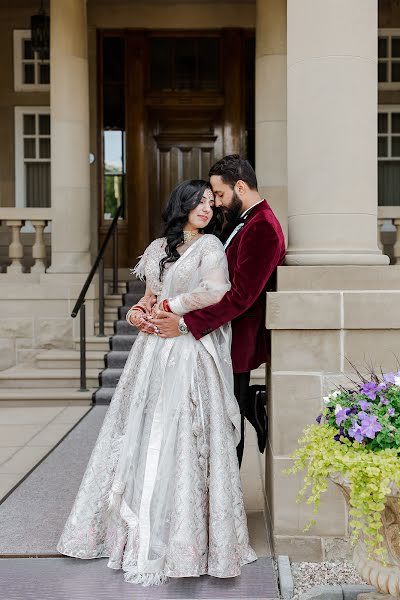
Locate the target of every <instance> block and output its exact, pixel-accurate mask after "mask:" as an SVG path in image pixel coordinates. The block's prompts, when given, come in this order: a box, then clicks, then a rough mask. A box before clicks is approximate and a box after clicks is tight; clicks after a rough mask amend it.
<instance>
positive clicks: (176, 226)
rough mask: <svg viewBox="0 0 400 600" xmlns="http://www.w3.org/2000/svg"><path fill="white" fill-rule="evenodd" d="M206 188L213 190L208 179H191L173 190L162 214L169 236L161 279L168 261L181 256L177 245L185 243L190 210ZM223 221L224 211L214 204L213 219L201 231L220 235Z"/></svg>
mask: <svg viewBox="0 0 400 600" xmlns="http://www.w3.org/2000/svg"><path fill="white" fill-rule="evenodd" d="M206 189H209V190H211V186H210V184H209V183H208V181H204V180H203V179H189V180H187V181H182V183H180V184H179V185H177V186H176V188H175V189H174V190H172V192H171V196H170V197H169V200H168V202H167V206H166V207H165V209H164V211H163V214H162V218H163V221H164V232H163V236H164V237H166V238H167V245H166V247H165V253H166V256H164V258H162V259H161V260H160V280H161V279H162V276H163V272H164V268H165V265H166V263H170V262H175V261H177V260H178V258H179V257H180V254H179V252H178V250H177V247H178V246H179V244H183V228H184V226H185V225H186V223H187V222H188V218H189V213H190V211H191V210H193V209H194V208H196V206H197V205H198V204H200V201H201V199H202V197H203V194H204V192H205V190H206ZM222 223H223V215H222V211H221V209H219V208H217V207H216V206H214V207H213V216H212V218H211V221H210V222H209V223H208V225H207V226H206V227H204V228H203V229H200V231H201V232H203V233H214V234H215V235H218V234H219V233H220V232H221V229H222Z"/></svg>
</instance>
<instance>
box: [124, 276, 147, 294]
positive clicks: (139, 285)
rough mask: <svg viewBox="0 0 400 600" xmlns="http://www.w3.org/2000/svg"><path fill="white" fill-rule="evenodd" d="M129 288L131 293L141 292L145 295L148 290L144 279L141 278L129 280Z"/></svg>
mask: <svg viewBox="0 0 400 600" xmlns="http://www.w3.org/2000/svg"><path fill="white" fill-rule="evenodd" d="M127 289H128V292H129V293H132V294H134V293H136V294H138V293H141V294H142V296H143V294H144V292H145V290H146V284H145V282H144V281H140V279H133V280H132V281H128V283H127Z"/></svg>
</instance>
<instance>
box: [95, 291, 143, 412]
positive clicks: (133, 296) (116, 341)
mask: <svg viewBox="0 0 400 600" xmlns="http://www.w3.org/2000/svg"><path fill="white" fill-rule="evenodd" d="M143 294H144V284H143V283H142V282H141V281H131V282H129V283H128V284H127V293H125V294H124V295H123V297H122V304H121V303H120V306H119V307H118V308H117V320H115V321H114V322H112V321H109V322H107V320H106V322H105V331H107V329H106V327H108V330H110V329H112V335H111V337H110V340H109V343H110V349H109V352H107V354H106V355H105V356H104V361H105V369H104V370H103V371H102V372H101V373H100V374H99V383H100V387H99V388H98V389H97V390H96V391H95V393H94V395H93V400H94V402H95V403H96V404H109V403H110V401H111V398H112V396H113V393H114V390H115V388H116V385H117V383H118V381H119V378H120V375H121V373H122V370H123V368H124V366H125V362H126V359H127V358H128V354H129V351H130V349H131V348H132V345H133V344H134V343H135V339H136V337H137V331H136V329H135V328H134V327H131V325H129V323H127V322H126V319H125V316H126V313H127V312H128V310H129V308H130V307H131V306H133V304H136V302H137V301H138V300H140V298H141V297H142V296H143ZM114 301H115V304H116V303H117V299H116V297H115V296H114ZM113 308H114V309H115V306H114V307H113ZM106 314H107V313H106Z"/></svg>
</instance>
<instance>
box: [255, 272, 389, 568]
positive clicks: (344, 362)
mask: <svg viewBox="0 0 400 600" xmlns="http://www.w3.org/2000/svg"><path fill="white" fill-rule="evenodd" d="M277 289H278V291H277V292H275V293H272V294H269V295H268V301H267V307H268V308H267V326H268V328H269V329H271V336H272V349H271V350H272V358H271V370H270V376H269V407H268V410H269V422H270V433H269V445H268V457H267V461H266V462H267V477H266V481H267V484H266V491H267V497H268V504H269V510H270V514H271V528H272V533H273V538H274V543H275V550H276V552H277V553H278V554H289V556H290V557H291V558H292V559H294V560H322V559H324V558H326V559H332V558H335V557H341V558H344V557H345V556H346V554H347V553H348V552H349V548H348V547H347V542H346V537H347V514H346V507H345V502H344V500H343V497H342V495H341V493H340V492H339V491H338V490H337V489H336V488H335V487H334V486H333V485H332V486H330V488H329V490H328V492H327V493H326V494H325V497H324V499H323V501H322V502H321V507H320V511H319V514H318V516H317V525H316V526H315V527H313V528H312V529H311V530H310V531H309V532H308V533H305V532H304V531H303V529H304V527H305V525H306V523H307V522H308V520H309V518H310V517H311V508H310V507H308V506H306V505H305V504H296V502H295V500H296V495H297V492H298V490H299V488H300V487H301V483H302V475H301V474H299V475H297V476H286V475H284V474H283V473H282V470H283V469H285V468H287V467H289V466H290V465H291V462H292V461H291V459H290V454H291V453H292V452H293V451H294V449H295V448H296V446H297V440H298V438H299V437H300V435H301V432H302V430H303V428H304V427H305V426H306V425H307V424H309V423H313V422H314V421H315V418H316V416H317V415H318V413H319V411H320V408H321V405H322V396H323V395H326V393H327V392H328V391H329V390H331V389H335V386H336V384H338V383H341V384H346V383H348V381H349V380H348V377H351V376H354V371H353V370H352V367H351V366H350V364H349V363H348V360H349V361H351V362H352V363H353V364H354V365H356V366H357V368H359V370H360V371H367V369H368V367H369V366H373V367H374V368H375V369H377V370H380V369H383V370H384V371H390V370H393V369H395V368H396V367H397V368H398V362H397V360H398V359H400V267H397V266H391V267H351V266H345V267H280V269H279V275H278V288H277ZM396 357H397V359H396Z"/></svg>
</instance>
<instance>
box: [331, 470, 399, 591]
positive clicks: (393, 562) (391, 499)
mask: <svg viewBox="0 0 400 600" xmlns="http://www.w3.org/2000/svg"><path fill="white" fill-rule="evenodd" d="M330 479H331V480H332V481H333V482H334V483H335V484H336V485H338V486H339V488H340V489H341V491H342V493H343V495H344V497H345V498H346V502H347V506H348V507H349V498H350V486H349V483H348V481H347V480H346V479H345V478H344V477H343V475H342V474H340V473H338V474H334V475H331V476H330ZM399 499H400V493H399V490H397V489H396V488H392V492H391V495H388V496H387V497H386V503H385V508H384V510H383V512H382V515H381V522H382V535H383V538H384V540H383V542H382V544H383V548H384V550H385V551H386V556H387V558H386V564H384V563H383V562H381V561H379V560H376V559H371V558H369V557H368V551H367V548H366V546H365V544H364V541H363V536H362V534H361V536H360V538H359V540H358V542H357V543H356V546H355V548H354V552H353V563H354V566H355V568H356V569H357V571H358V572H359V574H360V576H361V577H362V578H363V579H364V581H366V582H367V583H369V584H370V585H372V586H374V587H375V588H376V590H377V591H378V592H380V593H381V594H385V595H389V596H392V597H394V598H400V502H399ZM364 596H369V597H371V594H365V595H364Z"/></svg>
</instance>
